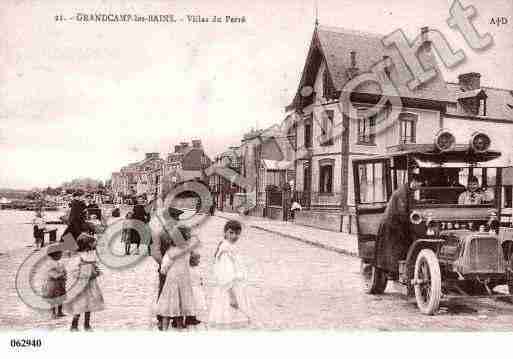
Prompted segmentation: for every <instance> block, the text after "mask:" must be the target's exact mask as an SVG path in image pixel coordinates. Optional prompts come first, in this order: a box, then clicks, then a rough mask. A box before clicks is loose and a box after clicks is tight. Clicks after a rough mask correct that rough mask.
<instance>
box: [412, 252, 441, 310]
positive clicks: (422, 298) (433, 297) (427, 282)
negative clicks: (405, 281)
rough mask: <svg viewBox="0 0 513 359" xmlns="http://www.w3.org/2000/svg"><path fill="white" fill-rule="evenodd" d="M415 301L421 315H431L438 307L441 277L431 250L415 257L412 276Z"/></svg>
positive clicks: (436, 260) (436, 259)
mask: <svg viewBox="0 0 513 359" xmlns="http://www.w3.org/2000/svg"><path fill="white" fill-rule="evenodd" d="M413 285H414V290H415V299H416V301H417V306H418V307H419V309H420V311H421V313H423V314H427V315H433V314H434V313H436V311H438V308H439V307H440V298H441V296H442V276H441V274H440V264H439V263H438V258H437V257H436V255H435V253H434V252H433V251H432V250H431V249H423V250H421V251H420V252H419V254H418V255H417V260H416V261H415V272H414V274H413Z"/></svg>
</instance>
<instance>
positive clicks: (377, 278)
mask: <svg viewBox="0 0 513 359" xmlns="http://www.w3.org/2000/svg"><path fill="white" fill-rule="evenodd" d="M360 269H361V273H362V277H363V283H364V289H365V293H367V294H383V292H385V288H386V287H387V281H388V278H387V275H386V273H385V272H384V271H383V270H381V269H379V268H377V267H375V266H373V265H372V264H368V263H365V262H363V261H362V263H361V266H360Z"/></svg>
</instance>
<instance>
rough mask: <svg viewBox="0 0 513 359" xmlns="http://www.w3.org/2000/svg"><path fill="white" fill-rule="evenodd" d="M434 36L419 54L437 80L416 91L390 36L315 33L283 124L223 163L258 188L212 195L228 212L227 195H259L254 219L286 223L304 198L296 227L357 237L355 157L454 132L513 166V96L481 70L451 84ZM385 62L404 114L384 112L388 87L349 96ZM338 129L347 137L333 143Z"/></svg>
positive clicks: (226, 184)
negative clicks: (481, 135) (487, 146)
mask: <svg viewBox="0 0 513 359" xmlns="http://www.w3.org/2000/svg"><path fill="white" fill-rule="evenodd" d="M428 34H429V30H428V29H427V28H423V29H422V30H421V35H422V37H421V38H422V41H423V42H422V44H421V46H420V47H419V50H418V53H417V55H418V59H419V61H420V63H421V64H422V66H423V68H424V69H433V70H434V71H436V76H435V77H434V78H432V79H431V80H430V81H428V82H426V83H424V84H422V85H421V86H419V87H418V88H416V89H414V90H411V89H410V88H409V87H408V82H409V81H410V80H411V79H412V74H411V72H410V69H409V67H408V66H407V65H406V63H405V62H404V60H403V58H402V56H401V54H400V53H399V52H398V50H397V48H395V47H392V48H385V47H384V45H383V43H382V41H381V38H382V36H380V35H375V34H369V33H363V32H358V31H351V30H346V29H342V28H337V27H325V26H318V25H316V26H315V29H314V32H313V35H312V38H311V40H310V47H309V51H308V55H307V57H306V59H305V64H304V67H303V71H302V74H301V77H300V81H299V83H298V87H297V91H296V95H295V97H294V98H293V99H292V102H291V104H290V105H289V106H287V107H286V109H285V112H286V116H285V118H284V119H283V121H281V122H280V123H277V126H274V127H273V128H270V129H264V130H252V131H250V132H249V133H247V134H245V135H244V136H243V138H242V140H241V143H240V145H238V146H236V147H230V149H228V150H227V152H224V153H222V154H221V155H219V156H217V157H216V159H215V161H219V162H223V161H228V160H227V159H226V158H230V160H229V161H230V163H235V164H236V166H233V169H234V170H236V171H237V172H238V173H240V175H241V177H243V178H244V179H246V181H247V182H249V183H250V186H247V185H246V186H244V188H241V187H240V186H239V185H238V183H240V181H237V180H230V179H228V180H227V179H226V176H224V177H223V176H217V177H216V176H213V177H211V178H210V185H211V188H212V190H213V192H214V193H216V196H217V197H218V198H223V199H222V200H221V201H222V202H223V203H221V202H220V200H219V199H218V200H217V204H218V208H222V209H226V205H225V203H226V200H225V199H224V198H226V197H227V196H229V197H230V198H231V200H232V202H233V201H237V198H238V197H241V198H243V197H244V196H247V195H248V193H249V192H251V193H252V194H253V195H254V196H256V206H255V207H254V208H253V209H252V214H254V215H258V216H265V217H269V218H276V219H286V218H287V215H286V213H284V212H286V210H287V208H286V205H285V202H286V201H288V202H289V203H290V201H291V200H292V199H296V200H297V201H299V202H300V203H301V205H302V206H303V209H304V210H303V211H302V212H301V213H300V214H299V215H298V216H297V217H296V223H300V224H304V225H308V226H314V227H319V228H326V229H331V230H335V231H347V232H351V231H354V229H355V224H354V216H353V213H354V194H353V183H352V178H353V174H352V167H351V162H352V160H353V159H357V158H362V157H367V156H372V155H378V154H384V153H387V152H390V151H397V150H401V149H403V148H406V147H407V146H408V145H410V144H415V143H432V142H433V139H434V137H435V135H436V133H437V132H439V131H440V130H441V129H442V128H443V129H448V130H449V131H451V132H452V133H453V134H454V135H455V137H456V140H457V142H458V143H463V142H468V140H469V138H470V136H471V134H472V133H473V132H474V131H483V132H485V133H487V134H488V135H489V136H490V137H491V139H492V143H493V144H492V146H493V148H494V149H497V150H500V151H502V152H503V154H504V155H505V157H506V158H510V156H511V154H512V150H513V148H512V147H511V138H513V91H512V90H510V89H500V88H495V87H493V86H485V85H483V84H482V81H481V74H479V73H476V72H470V73H463V74H461V75H459V76H458V82H447V81H445V79H444V77H443V75H442V73H441V71H440V68H439V65H438V63H437V61H436V58H435V56H434V53H433V51H434V49H433V47H434V45H435V44H433V43H432V42H431V41H430V39H429V36H428ZM383 59H385V60H386V61H387V63H388V64H389V66H387V67H384V68H383V69H382V72H381V75H382V76H384V77H386V78H384V81H389V82H390V81H391V82H392V83H393V84H394V86H395V88H396V89H397V91H398V93H399V96H400V102H401V103H402V106H400V107H398V106H396V105H395V104H394V103H392V102H394V101H391V102H390V101H389V102H386V103H384V104H380V102H379V100H380V98H381V95H382V90H381V88H384V89H386V87H385V86H381V88H380V86H378V85H377V84H376V83H372V82H370V83H369V82H364V83H362V84H360V85H359V86H357V87H355V88H352V89H351V90H350V92H349V93H346V94H345V95H347V96H341V95H344V91H345V90H344V88H345V86H346V84H348V82H349V81H351V80H352V79H354V78H355V77H356V76H358V75H359V74H362V73H366V72H367V71H370V70H371V68H372V67H373V66H375V64H376V63H378V62H380V61H381V60H383ZM385 91H386V90H385ZM385 95H390V97H393V96H395V95H396V94H394V93H390V94H386V93H385ZM344 99H346V100H344ZM371 107H372V108H374V109H375V108H376V107H378V110H377V111H375V112H374V113H373V114H371V115H369V113H368V111H366V110H368V109H369V108H371ZM392 115H393V116H394V121H390V118H391V117H392ZM395 116H397V117H395ZM395 118H397V120H395ZM292 119H294V120H292ZM276 128H279V130H278V131H277V130H276ZM337 129H341V130H340V131H339V132H340V133H339V134H337V135H336V136H330V133H332V132H334V131H335V130H337ZM233 157H236V158H237V160H236V161H235V162H232V160H231V158H233ZM230 207H231V206H230Z"/></svg>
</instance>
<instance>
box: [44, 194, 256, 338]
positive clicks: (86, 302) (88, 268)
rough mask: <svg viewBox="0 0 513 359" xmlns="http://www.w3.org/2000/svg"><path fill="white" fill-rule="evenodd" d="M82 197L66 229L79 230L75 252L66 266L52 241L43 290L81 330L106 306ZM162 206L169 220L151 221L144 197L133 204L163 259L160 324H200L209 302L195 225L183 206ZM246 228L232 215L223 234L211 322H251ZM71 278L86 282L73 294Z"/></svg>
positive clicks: (157, 305) (157, 306)
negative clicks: (202, 286) (243, 244)
mask: <svg viewBox="0 0 513 359" xmlns="http://www.w3.org/2000/svg"><path fill="white" fill-rule="evenodd" d="M79 202H81V201H80V200H78V199H74V200H73V202H72V203H71V211H70V215H69V221H68V227H67V228H66V230H65V232H64V234H63V237H64V236H66V235H68V236H73V239H74V240H75V241H76V243H77V246H78V248H77V249H76V253H73V254H72V255H71V259H70V261H69V264H68V265H67V266H65V265H64V264H63V263H62V262H63V261H62V257H63V253H62V251H60V250H56V247H55V246H53V245H52V246H49V247H48V252H47V254H48V257H49V262H50V266H49V268H48V271H47V272H46V279H45V283H44V285H43V290H42V295H43V296H44V297H45V299H46V300H47V301H49V303H51V305H52V316H53V317H54V318H59V317H62V316H64V315H65V314H64V313H68V314H71V315H72V316H73V317H72V322H71V330H72V331H76V330H78V328H79V320H80V317H81V316H82V315H83V319H84V329H85V330H91V328H92V327H91V313H92V312H99V311H102V310H104V309H105V301H104V297H103V294H102V291H101V289H100V286H99V283H98V277H99V276H101V275H102V271H101V270H100V266H99V264H98V259H97V256H96V251H95V249H96V238H95V236H94V235H93V234H92V230H93V228H92V227H91V224H90V223H88V222H87V221H86V220H85V217H84V215H83V210H84V206H83V204H81V203H79ZM138 206H139V207H138ZM162 211H163V212H166V214H168V215H169V216H168V217H167V218H169V217H170V220H169V221H168V222H167V223H166V225H162V224H160V225H158V223H160V222H159V221H151V216H150V215H149V214H148V213H147V212H146V210H145V208H144V205H143V204H142V203H139V204H138V205H136V206H135V207H134V208H133V212H132V213H133V215H132V219H138V220H140V221H141V222H143V223H144V224H145V225H147V226H149V228H150V229H151V234H152V236H151V237H152V238H151V241H150V242H151V243H150V247H149V249H151V250H150V254H151V256H152V257H153V258H154V259H155V261H156V263H157V265H158V294H157V298H156V300H155V302H154V307H153V311H154V314H155V315H156V317H157V323H158V325H157V326H158V329H159V330H163V331H165V330H168V329H169V328H170V327H172V328H176V329H183V328H187V327H189V326H195V325H198V324H200V323H201V321H200V320H199V319H198V318H197V316H198V314H199V312H200V311H201V310H202V309H201V307H203V306H204V305H200V303H202V302H204V299H205V298H204V293H202V291H201V290H199V288H197V287H195V286H193V281H192V276H191V269H190V268H191V267H196V266H197V265H198V264H199V261H200V255H199V253H198V252H197V248H199V245H200V241H199V239H198V237H197V235H194V234H193V232H192V230H191V228H189V227H187V226H184V225H181V224H179V217H180V215H181V214H182V213H183V212H182V211H181V210H179V209H176V208H172V207H169V208H166V209H162ZM157 222H158V223H157ZM241 232H242V226H241V223H240V222H238V221H234V220H231V221H228V222H227V223H226V224H225V226H224V233H223V239H222V240H221V241H220V242H219V244H218V245H217V249H216V251H215V253H214V254H213V256H214V265H213V267H214V268H213V274H214V277H215V278H214V279H215V281H214V282H215V287H214V289H213V291H212V295H211V302H210V308H209V314H208V319H207V325H208V326H209V327H213V328H234V327H245V326H247V325H248V324H249V323H250V321H251V319H250V318H251V314H250V313H251V308H250V307H251V305H250V304H249V300H248V296H247V293H246V289H245V288H246V287H245V281H246V273H245V270H244V267H243V266H242V265H241V262H240V260H239V257H238V255H237V251H236V250H235V248H236V246H235V244H236V243H237V241H238V240H239V237H240V235H241ZM129 235H133V233H131V234H129ZM140 240H141V238H139V244H140ZM68 278H70V279H72V280H73V283H80V284H81V285H79V287H80V288H83V289H81V290H80V292H79V293H77V294H75V293H74V294H73V297H71V296H70V295H71V291H69V290H68V291H67V288H69V287H70V286H69V285H68V281H69V280H68Z"/></svg>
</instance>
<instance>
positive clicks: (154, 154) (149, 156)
mask: <svg viewBox="0 0 513 359" xmlns="http://www.w3.org/2000/svg"><path fill="white" fill-rule="evenodd" d="M159 157H160V154H159V153H158V152H148V153H146V159H149V158H159Z"/></svg>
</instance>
